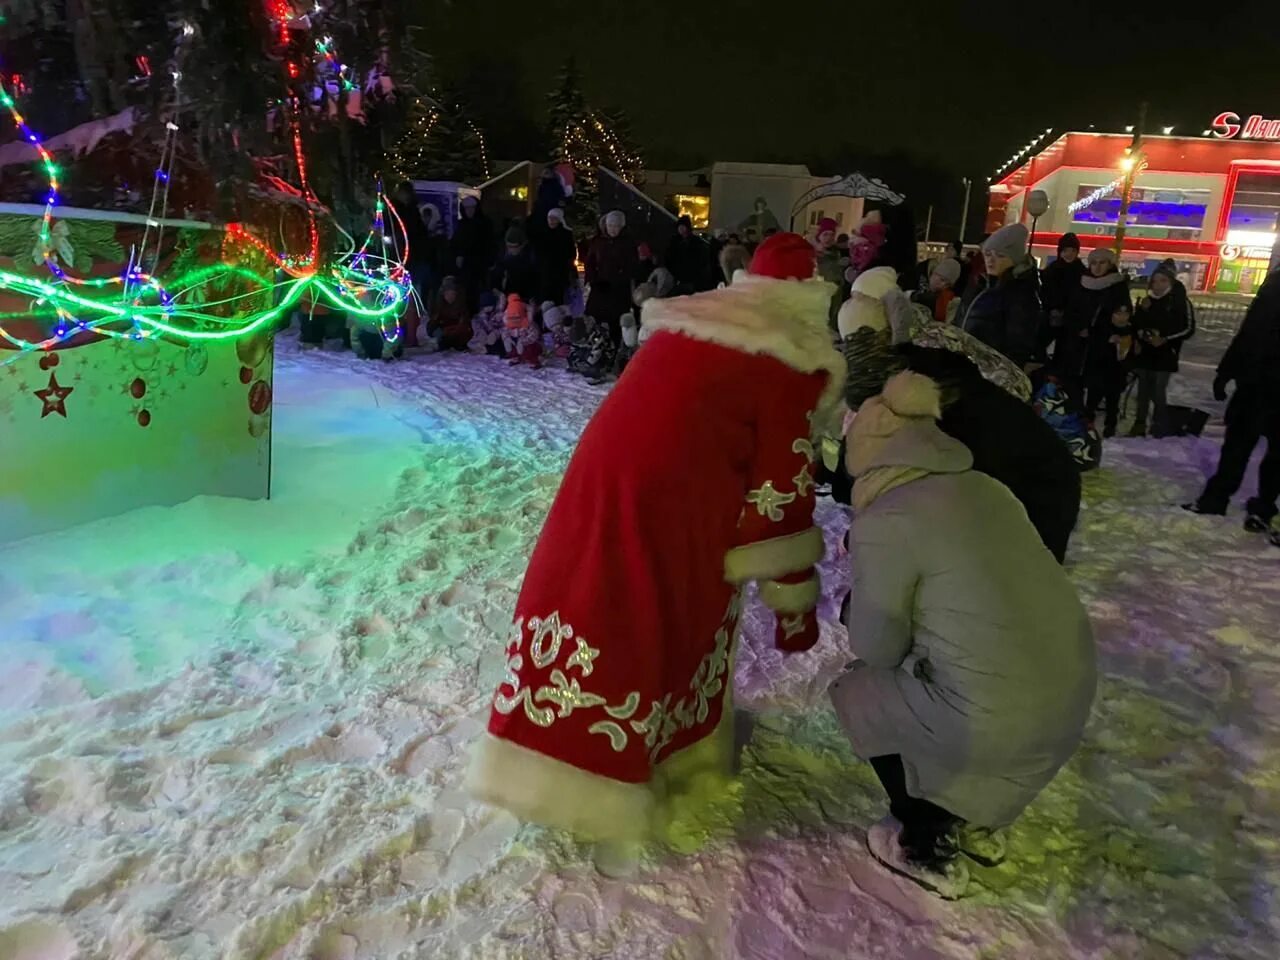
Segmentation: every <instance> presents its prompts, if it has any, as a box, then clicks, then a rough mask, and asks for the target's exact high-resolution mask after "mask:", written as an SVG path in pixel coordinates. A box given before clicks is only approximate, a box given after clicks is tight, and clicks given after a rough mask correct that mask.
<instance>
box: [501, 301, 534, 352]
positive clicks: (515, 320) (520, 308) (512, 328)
mask: <svg viewBox="0 0 1280 960" xmlns="http://www.w3.org/2000/svg"><path fill="white" fill-rule="evenodd" d="M505 318H506V326H505V328H504V330H503V332H502V345H503V347H505V348H506V351H507V356H508V357H510V358H511V360H510V362H511V365H512V366H513V367H518V366H520V365H521V364H528V365H529V366H531V367H533V369H535V370H537V369H539V368H540V367H541V366H542V331H541V330H539V329H538V324H537V322H536V321H535V320H534V319H533V317H531V316H530V315H529V308H528V307H527V306H525V303H524V301H523V300H521V299H520V298H519V297H518V296H516V295H515V294H514V293H513V294H511V295H510V296H509V297H507V311H506V315H505Z"/></svg>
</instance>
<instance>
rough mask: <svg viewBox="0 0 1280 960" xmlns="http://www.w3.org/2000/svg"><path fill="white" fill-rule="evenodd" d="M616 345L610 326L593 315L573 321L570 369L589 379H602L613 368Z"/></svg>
mask: <svg viewBox="0 0 1280 960" xmlns="http://www.w3.org/2000/svg"><path fill="white" fill-rule="evenodd" d="M613 355H614V346H613V341H612V339H610V337H609V328H608V327H607V326H605V325H604V324H603V323H596V321H595V319H594V318H592V317H579V318H578V319H576V320H574V321H573V347H572V348H571V349H570V351H569V371H570V372H571V373H579V374H582V376H584V377H587V378H588V379H589V380H592V381H596V380H602V379H603V378H604V377H605V375H606V374H607V373H608V372H609V371H610V370H611V369H612V368H613Z"/></svg>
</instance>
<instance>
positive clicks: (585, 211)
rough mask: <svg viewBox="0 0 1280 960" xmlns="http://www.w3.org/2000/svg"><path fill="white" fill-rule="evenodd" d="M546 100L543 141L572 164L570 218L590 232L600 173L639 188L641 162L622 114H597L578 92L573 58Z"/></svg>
mask: <svg viewBox="0 0 1280 960" xmlns="http://www.w3.org/2000/svg"><path fill="white" fill-rule="evenodd" d="M547 100H548V111H547V114H548V128H547V138H548V141H549V143H550V145H551V149H552V153H553V155H554V158H555V159H556V160H558V161H564V162H567V163H570V164H572V165H573V168H574V170H575V172H576V173H577V184H576V187H575V195H574V203H573V205H572V207H571V210H570V216H571V217H572V218H573V219H574V221H575V224H576V225H577V226H579V227H580V228H581V227H590V226H593V225H594V224H595V221H596V219H597V218H598V217H599V209H598V207H599V204H598V199H597V198H598V196H599V176H598V173H597V171H598V169H599V168H601V167H603V168H605V169H606V170H612V171H613V172H614V173H616V174H617V175H618V176H619V177H621V178H622V179H623V180H625V181H626V182H627V183H637V182H639V181H640V178H641V177H642V175H643V171H644V163H643V160H642V159H641V156H640V151H639V150H638V149H637V148H636V146H635V144H634V142H633V140H632V138H631V133H630V124H629V122H628V120H627V117H626V114H624V113H623V112H622V111H621V110H612V111H604V110H597V109H595V108H594V107H592V106H591V104H590V103H589V102H588V101H587V98H586V94H584V93H583V91H582V81H581V75H580V73H579V71H578V65H577V62H576V61H575V60H574V58H573V57H570V58H569V59H568V60H566V61H565V65H564V67H563V68H562V69H561V71H560V76H559V78H558V80H557V82H556V88H555V90H554V91H552V93H551V95H550V96H549V97H548V98H547Z"/></svg>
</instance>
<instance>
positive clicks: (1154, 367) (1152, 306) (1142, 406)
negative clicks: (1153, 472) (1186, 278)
mask: <svg viewBox="0 0 1280 960" xmlns="http://www.w3.org/2000/svg"><path fill="white" fill-rule="evenodd" d="M1133 330H1134V337H1135V338H1136V345H1135V350H1136V353H1137V355H1136V357H1135V358H1134V367H1135V369H1136V370H1137V372H1138V414H1137V417H1136V418H1135V419H1134V422H1133V429H1132V430H1130V431H1129V436H1131V437H1145V436H1146V435H1147V412H1148V411H1149V410H1150V409H1151V406H1152V404H1154V405H1155V419H1154V420H1152V421H1151V427H1152V429H1151V435H1152V436H1153V437H1157V438H1158V437H1163V436H1165V435H1166V434H1167V433H1168V432H1169V401H1168V393H1169V378H1170V377H1171V376H1173V374H1175V373H1177V372H1178V358H1179V356H1180V355H1181V353H1182V345H1183V344H1184V343H1186V342H1187V341H1188V340H1189V339H1191V337H1193V336H1194V335H1195V330H1196V325H1195V314H1194V312H1193V310H1192V307H1191V301H1190V299H1188V297H1187V288H1186V287H1184V286H1183V285H1182V284H1181V283H1180V282H1179V281H1178V267H1177V264H1176V263H1174V261H1173V260H1165V261H1164V262H1163V263H1161V264H1160V266H1158V267H1156V270H1155V273H1153V274H1152V275H1151V281H1150V283H1149V285H1148V287H1147V295H1146V296H1145V297H1143V298H1142V299H1141V300H1140V301H1138V306H1137V309H1136V310H1135V311H1134V315H1133Z"/></svg>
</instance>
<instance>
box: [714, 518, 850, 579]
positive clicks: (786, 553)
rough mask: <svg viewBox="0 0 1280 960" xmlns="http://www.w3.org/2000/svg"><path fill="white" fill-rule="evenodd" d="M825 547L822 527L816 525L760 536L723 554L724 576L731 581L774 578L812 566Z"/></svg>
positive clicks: (824, 551) (825, 549)
mask: <svg viewBox="0 0 1280 960" xmlns="http://www.w3.org/2000/svg"><path fill="white" fill-rule="evenodd" d="M826 551H827V545H826V543H825V542H824V541H823V539H822V531H821V530H819V529H818V528H817V527H810V528H809V529H808V530H805V531H804V532H803V533H793V534H791V535H790V536H787V537H775V538H774V539H772V540H760V541H758V542H756V543H749V544H747V545H746V546H743V547H734V548H733V549H732V550H730V551H729V552H728V553H726V554H725V555H724V578H725V579H726V580H727V581H729V582H730V583H746V582H747V581H749V580H776V579H778V577H785V576H786V575H787V574H789V573H799V572H800V571H801V570H808V569H809V568H810V567H812V566H815V565H816V564H817V563H818V561H819V560H821V559H822V557H823V554H825V553H826Z"/></svg>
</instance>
